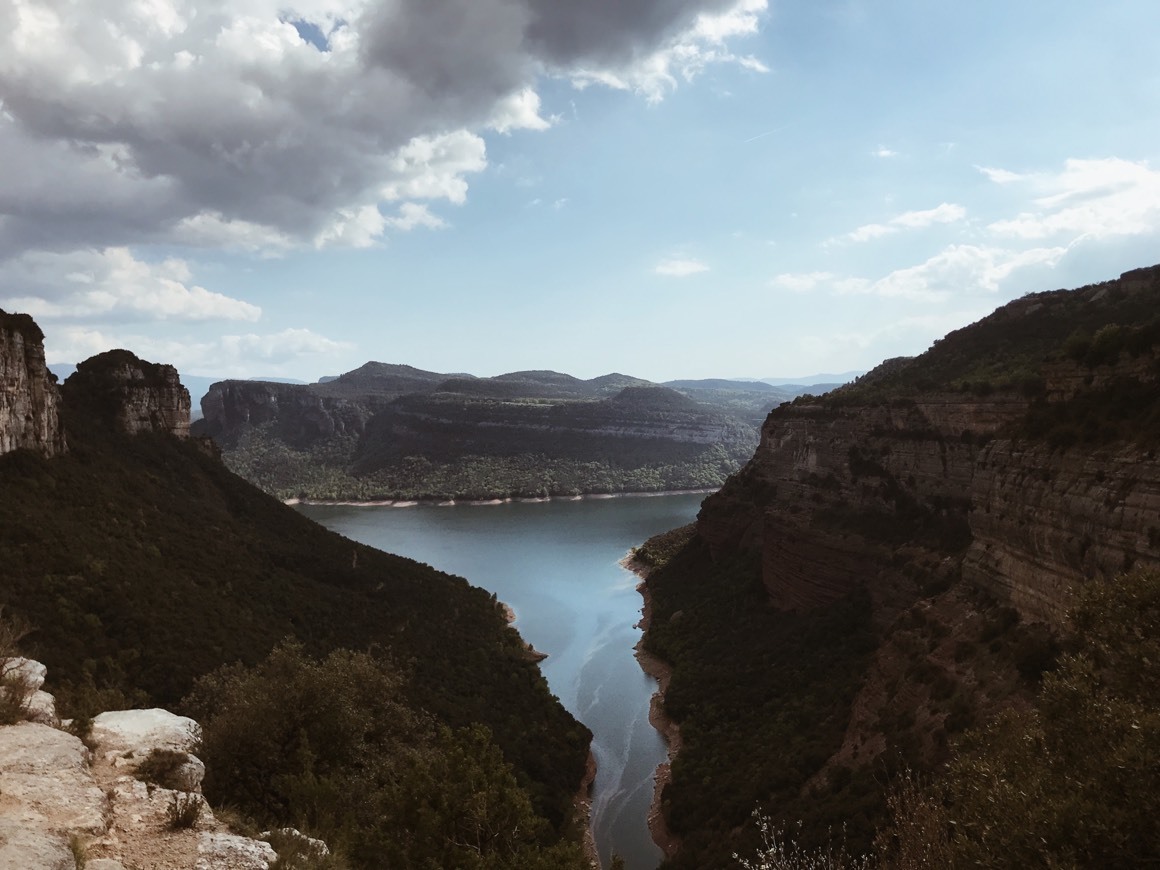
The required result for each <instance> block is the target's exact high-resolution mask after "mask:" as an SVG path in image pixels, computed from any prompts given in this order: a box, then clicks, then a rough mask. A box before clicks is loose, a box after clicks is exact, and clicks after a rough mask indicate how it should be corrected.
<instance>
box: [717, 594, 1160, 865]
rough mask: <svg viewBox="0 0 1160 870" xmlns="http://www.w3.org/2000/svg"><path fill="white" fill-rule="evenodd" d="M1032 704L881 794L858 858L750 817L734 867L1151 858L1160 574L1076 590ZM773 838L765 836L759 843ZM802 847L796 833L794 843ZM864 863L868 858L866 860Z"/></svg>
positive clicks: (1155, 823)
mask: <svg viewBox="0 0 1160 870" xmlns="http://www.w3.org/2000/svg"><path fill="white" fill-rule="evenodd" d="M1066 642H1067V646H1068V647H1069V649H1070V651H1069V652H1067V653H1065V654H1064V655H1062V656H1061V657H1060V659H1059V660H1058V662H1057V663H1056V664H1055V666H1054V667H1053V668H1052V669H1051V670H1050V671H1048V672H1047V673H1045V674H1044V675H1043V682H1042V686H1041V688H1040V690H1039V693H1038V696H1037V699H1036V701H1035V703H1034V705H1033V706H1031V707H1030V708H1028V709H1012V710H1008V711H1007V712H1005V713H1003V714H1002V715H1000V716H999V717H998V718H997V719H996V720H995V721H993V722H990V723H988V724H987V725H985V726H984V727H982V728H980V729H979V730H977V731H972V732H968V733H967V734H966V735H964V737H963V738H962V739H961V740H960V741H959V742H958V744H957V745H956V747H955V750H954V754H953V756H952V758H951V760H950V762H949V764H947V766H946V768H945V770H944V771H943V772H942V774H941V775H940V776H939V777H938V778H937V779H935V780H934V781H930V780H928V779H925V778H923V777H920V776H918V775H916V774H914V773H913V772H912V771H910V770H908V769H904V770H903V771H901V772H900V774H899V776H898V777H897V778H895V779H894V781H893V782H892V783H891V784H890V786H889V788H888V791H887V795H886V804H887V810H888V815H889V821H888V822H887V823H885V824H883V826H882V827H881V828H880V829H879V831H878V834H877V835H876V837H875V842H874V851H873V853H866V854H865V855H863V856H862V857H851V856H850V855H848V854H844V853H841V852H837V853H836V852H835V851H834V850H833V849H829V850H828V851H827V850H826V849H816V848H810V847H807V846H802V845H801V842H800V841H799V840H798V839H794V838H790V839H787V838H786V837H785V836H784V834H783V833H782V832H781V831H782V830H784V829H780V830H779V829H777V828H776V827H775V828H771V827H770V823H769V820H768V818H766V817H764V816H760V817H759V821H760V824H759V828H760V830H761V831H762V833H763V842H762V844H761V845H759V846H758V847H757V848H756V849H753V850H750V851H747V852H745V853H743V854H745V855H756V858H748V857H746V858H743V859H741V860H740V863H741V866H743V867H746V868H753V867H760V868H770V870H772V868H785V870H791V868H795V870H796V868H806V867H827V868H829V867H832V868H835V870H837V868H849V870H856V868H863V867H867V866H875V865H876V866H878V867H882V868H897V870H911V868H923V867H947V868H956V867H958V868H966V867H1076V868H1078V867H1111V868H1134V867H1144V866H1149V865H1151V864H1153V863H1155V858H1156V855H1157V854H1160V796H1158V795H1157V792H1156V788H1155V784H1156V778H1157V776H1158V775H1160V761H1158V760H1157V759H1158V758H1160V753H1158V750H1160V573H1157V572H1155V571H1135V572H1132V573H1130V574H1128V575H1126V576H1123V577H1120V578H1117V579H1116V580H1115V581H1114V582H1110V583H1099V584H1095V583H1093V584H1091V585H1089V586H1087V587H1085V588H1084V589H1083V590H1082V591H1081V593H1080V595H1079V599H1078V603H1077V606H1076V608H1075V610H1074V611H1073V613H1072V619H1071V630H1070V633H1069V635H1068V637H1067V638H1066ZM771 830H772V831H773V836H772V838H771V835H770V831H771ZM798 835H799V837H801V829H800V828H799V831H798ZM871 855H872V857H871Z"/></svg>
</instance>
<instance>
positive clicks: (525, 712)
mask: <svg viewBox="0 0 1160 870" xmlns="http://www.w3.org/2000/svg"><path fill="white" fill-rule="evenodd" d="M70 384H72V386H71V387H70ZM75 389H77V386H76V384H73V383H72V381H71V379H70V382H69V383H66V385H65V389H64V393H65V402H64V409H63V411H64V419H65V422H66V424H67V429H68V439H69V445H70V451H69V452H68V454H66V455H64V456H60V457H57V458H54V459H50V460H49V459H44V458H42V457H40V456H38V455H35V454H33V453H30V452H26V451H16V452H13V453H9V454H6V455H4V456H2V457H0V487H2V488H3V491H4V494H5V497H4V498H3V499H2V500H0V552H3V553H4V554H5V558H4V564H3V566H2V567H0V600H6V601H7V602H9V606H10V608H11V612H12V615H14V616H17V617H19V618H21V619H24V620H26V621H27V622H29V623H31V624H32V625H35V626H36V627H37V629H36V631H35V632H33V633H31V634H29V635H28V637H27V639H26V641H25V647H26V649H27V653H28V654H29V655H30V656H32V657H35V658H37V659H39V660H40V661H42V662H44V663H45V664H46V665H47V666H48V669H49V676H50V681H51V685H50V687H49V688H50V691H52V692H54V694H56V695H57V698H58V702H59V705H60V708H61V712H62V715H65V716H75V717H77V718H78V719H79V721H82V722H83V721H84V719H85V717H86V716H91V715H92V714H93V713H95V712H98V711H99V710H101V709H110V708H114V709H115V708H119V707H124V706H147V705H153V704H160V705H165V706H173V705H176V704H177V703H178V702H179V701H180V699H181V698H182V697H183V696H185V695H187V694H188V693H189V692H190V690H191V689H192V688H193V686H194V684H195V682H196V681H197V680H198V678H200V677H203V676H205V675H206V674H209V673H211V672H213V671H215V670H216V669H217V668H219V667H220V666H222V665H224V664H228V663H233V662H240V663H241V665H242V666H246V667H252V666H254V665H257V664H258V663H259V662H261V661H263V660H264V659H265V658H266V656H268V655H269V653H270V651H271V650H272V649H273V648H274V647H275V646H276V645H277V644H278V643H279V642H280V641H281V640H282V639H283V638H286V637H291V638H296V639H297V640H298V642H300V643H301V644H302V648H303V655H305V656H310V657H314V658H324V657H326V656H327V655H329V654H330V653H331V652H332V651H334V650H336V649H338V648H342V647H345V648H349V649H356V650H363V651H366V652H367V653H368V654H370V655H373V656H374V657H376V658H377V659H389V660H390V661H392V662H395V663H396V664H395V666H394V667H396V668H397V670H398V672H399V673H401V674H402V675H403V677H402V680H403V681H402V682H401V683H400V685H399V687H398V689H397V690H396V692H395V694H394V695H393V698H394V699H395V700H396V701H397V702H398V703H399V704H404V705H405V707H406V709H407V710H409V711H412V715H414V716H420V717H426V720H425V721H429V722H430V723H432V724H431V726H430V727H431V728H434V729H436V730H438V729H447V732H448V733H449V734H451V735H455V737H454V739H453V740H452V739H451V738H449V741H450V742H448V743H446V745H445V746H444V748H445V749H446V751H447V752H449V753H455V752H459V751H461V744H460V743H458V742H455V741H458V740H461V739H462V735H464V734H468V733H470V734H472V735H476V736H474V737H473V738H472V739H473V740H474V741H475V743H473V746H474V747H475V748H476V749H477V750H478V751H479V752H480V753H493V754H494V757H495V759H497V763H498V760H502V764H503V765H507V767H503V769H504V770H505V771H510V776H511V777H513V778H514V781H515V783H516V786H517V787H518V793H517V792H512V791H510V790H508V791H504V792H502V794H497V795H496V796H495V799H496V800H497V801H508V800H509V799H511V800H516V796H517V794H520V795H523V798H521V799H520V800H523V801H525V802H527V805H529V806H530V807H531V811H532V813H533V814H534V815H535V816H536V817H537V818H539V819H540V820H541V822H540V823H539V827H537V828H536V831H537V837H538V838H541V840H543V841H544V842H547V841H551V842H556V841H559V840H560V839H561V838H562V837H569V836H572V834H573V832H572V831H571V828H570V825H571V823H572V815H573V807H572V798H573V795H574V793H575V791H576V789H577V787H578V785H579V782H580V780H581V778H582V777H583V775H584V770H585V763H586V758H587V744H588V739H589V734H588V731H587V729H585V728H584V726H582V725H581V724H579V723H578V722H576V721H575V720H574V719H573V718H572V717H571V716H570V715H569V714H568V713H567V712H566V711H565V710H564V709H563V708H562V707H561V706H560V704H559V703H558V702H557V701H556V700H555V699H554V698H553V697H552V696H551V694H550V692H549V691H548V688H547V685H546V683H545V681H544V679H543V677H542V675H541V674H540V673H539V670H538V669H537V668H536V667H535V666H534V664H532V663H530V662H529V661H528V659H527V654H526V649H525V647H524V644H523V643H522V641H521V640H520V638H519V636H518V635H517V634H516V632H515V631H514V630H512V629H511V628H510V627H508V626H507V624H506V622H505V619H504V615H503V613H502V612H501V609H500V607H499V605H498V604H497V602H496V601H495V600H494V597H493V596H491V595H489V594H488V593H486V592H484V591H483V590H480V589H476V588H473V587H471V586H469V585H468V583H467V582H466V581H464V580H463V579H461V578H457V577H451V576H448V575H445V574H441V573H439V572H436V571H434V570H432V569H430V568H428V567H427V566H424V565H419V564H417V563H415V562H412V561H410V560H407V559H402V558H399V557H395V556H391V555H388V554H385V553H381V552H379V551H376V550H373V549H371V548H369V547H364V546H361V545H358V544H355V543H352V542H351V541H349V540H346V539H344V538H341V537H340V536H338V535H334V534H332V533H330V532H327V531H326V530H325V529H323V528H321V527H320V526H318V525H316V524H315V523H313V522H311V521H309V520H307V519H306V518H305V517H302V516H301V515H299V514H298V513H296V512H295V511H293V510H292V509H290V508H287V507H285V506H283V505H281V504H279V503H277V502H276V501H275V500H273V499H271V498H270V497H269V496H267V495H265V494H263V493H262V492H261V491H259V490H258V489H256V488H254V487H253V486H251V485H249V484H247V483H245V482H244V481H243V480H241V479H240V478H238V477H236V476H235V475H233V474H232V473H230V472H229V471H228V470H227V469H226V468H225V467H224V466H222V465H221V463H220V462H218V461H216V460H215V459H214V458H213V457H212V456H211V455H210V452H211V451H207V450H206V449H205V446H204V445H201V444H198V443H197V442H194V441H190V442H179V441H177V440H175V439H173V438H171V437H168V436H164V435H139V436H135V437H127V436H122V435H119V434H117V433H116V432H115V431H113V429H111V428H109V427H106V426H102V425H100V424H98V423H96V422H95V420H94V419H93V417H92V416H90V414H89V410H90V409H89V408H88V407H86V404H85V403H84V402H83V401H82V402H74V401H72V400H71V399H72V398H73V396H72V393H73V390H75ZM92 410H93V411H94V412H96V411H99V410H100V409H92ZM17 608H18V609H17ZM312 745H313V744H312ZM432 745H433V746H436V747H438V746H439V745H441V744H438V742H435V743H433V744H432ZM457 747H458V748H457ZM488 747H490V748H488ZM448 763H450V762H448ZM505 788H506V786H505ZM517 803H518V801H517ZM521 806H522V805H521ZM287 821H290V820H287ZM545 826H546V827H545ZM384 836H385V834H384ZM539 841H540V840H538V842H539Z"/></svg>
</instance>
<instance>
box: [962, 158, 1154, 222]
mask: <svg viewBox="0 0 1160 870" xmlns="http://www.w3.org/2000/svg"><path fill="white" fill-rule="evenodd" d="M984 172H985V173H987V175H988V177H990V178H992V180H996V181H1000V183H1013V182H1016V181H1022V182H1026V183H1028V184H1030V185H1032V187H1033V189H1035V190H1036V191H1037V192H1038V193H1039V194H1040V195H1039V196H1038V197H1037V198H1036V199H1035V200H1034V205H1035V206H1036V209H1035V210H1033V211H1025V212H1023V213H1021V214H1019V215H1018V216H1016V217H1014V218H1009V219H1005V220H999V221H995V222H994V223H992V224H990V225H989V227H988V229H990V230H992V231H993V232H995V233H997V234H999V235H1002V236H1009V237H1015V238H1020V239H1047V238H1064V239H1066V240H1067V241H1068V243H1074V242H1076V241H1078V240H1081V239H1106V238H1112V237H1116V236H1139V235H1146V234H1150V233H1156V232H1157V231H1160V170H1156V169H1152V168H1151V167H1149V166H1148V164H1147V163H1145V162H1138V163H1137V162H1133V161H1130V160H1122V159H1119V158H1115V157H1110V158H1104V159H1098V160H1068V161H1067V162H1066V163H1065V164H1064V168H1063V170H1062V171H1061V172H1058V173H1055V174H1037V175H1033V176H1014V174H1013V173H1011V174H1009V175H1011V176H1012V177H1007V175H1008V174H1004V173H1003V172H1002V170H991V171H988V170H984ZM996 175H997V176H998V177H996Z"/></svg>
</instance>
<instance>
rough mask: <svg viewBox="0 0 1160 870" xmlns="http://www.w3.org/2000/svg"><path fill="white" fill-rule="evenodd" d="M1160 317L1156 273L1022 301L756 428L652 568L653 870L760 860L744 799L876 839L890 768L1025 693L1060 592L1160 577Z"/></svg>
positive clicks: (812, 828) (813, 840)
mask: <svg viewBox="0 0 1160 870" xmlns="http://www.w3.org/2000/svg"><path fill="white" fill-rule="evenodd" d="M1158 312H1160V267H1153V268H1148V269H1140V270H1136V271H1133V272H1129V273H1125V274H1124V275H1122V276H1121V277H1120V278H1119V279H1117V280H1113V281H1107V282H1103V283H1100V284H1095V285H1091V286H1088V287H1083V288H1080V289H1078V290H1073V291H1063V290H1060V291H1051V292H1046V293H1035V294H1029V295H1028V296H1025V297H1023V298H1022V299H1019V300H1016V301H1014V302H1012V303H1010V304H1008V305H1005V306H1003V307H1002V308H1000V309H998V310H997V311H995V312H994V313H993V314H991V315H989V316H988V317H986V318H984V319H982V320H981V321H979V322H978V323H975V324H972V325H971V326H968V327H965V328H963V329H961V330H957V331H955V332H952V333H950V334H949V335H947V336H946V337H944V338H943V339H941V340H939V341H936V342H935V343H934V345H933V346H932V347H931V348H930V349H929V350H928V351H927V352H926V353H924V354H922V355H920V356H918V357H915V358H910V359H894V360H888V361H886V362H885V363H883V364H882V365H881V366H880V367H878V368H877V369H875V370H874V371H872V372H869V373H868V374H866V375H865V376H863V377H862V378H859V379H858V380H857V381H856V382H855V383H853V384H850V385H847V386H845V387H843V388H841V389H838V390H834V391H832V392H830V393H828V394H826V395H824V396H821V397H813V396H803V397H799V398H797V399H796V400H795V401H794V402H793V403H791V404H784V405H782V406H780V407H778V408H776V409H774V410H773V411H772V412H771V413H770V414H769V416H768V417H767V419H766V421H765V423H764V424H763V426H762V430H761V437H760V443H759V445H758V447H757V449H756V451H755V452H754V454H753V456H752V458H751V459H750V460H749V461H748V462H747V464H746V465H745V466H744V467H743V468H742V469H741V470H740V471H739V472H738V473H737V474H735V475H733V476H732V477H730V479H729V480H728V481H727V482H726V484H725V485H724V486H723V487H722V488H721V489H720V491H719V492H717V493H715V494H713V495H711V496H710V497H709V498H707V499H706V500H705V502H704V503H703V505H702V509H701V512H700V514H699V516H698V519H697V523H696V526H695V531H694V532H693V533H692V535H691V538H690V540H689V541H688V543H687V544H685V545H684V547H683V548H681V549H680V550H678V551H677V552H676V553H675V554H673V555H671V556H670V557H667V561H665V562H664V564H661V565H659V567H658V568H657V569H656V570H654V571H653V572H652V573H651V574H650V576H649V579H648V591H649V595H650V601H651V604H652V616H653V619H652V623H651V625H650V627H649V630H648V632H647V634H646V637H645V641H644V644H645V648H646V650H647V651H649V652H650V653H653V654H655V655H657V656H659V657H660V658H662V659H664V660H665V661H667V662H669V663H670V664H671V665H672V666H673V677H672V683H671V685H670V690H669V692H668V693H667V696H666V701H665V705H666V708H667V709H668V712H669V714H670V715H671V716H672V718H673V719H675V720H676V721H677V722H678V723H679V724H680V726H681V728H682V734H683V735H684V740H683V745H682V749H681V755H680V756H679V757H678V759H677V762H676V763H674V765H673V768H672V781H671V783H670V785H669V786H667V787H666V789H665V791H664V794H663V797H662V808H663V810H664V812H665V816H666V818H667V820H668V822H669V827H670V828H671V829H672V830H673V832H674V833H675V834H676V835H677V836H679V837H681V839H682V843H683V845H682V848H681V851H680V852H679V853H678V854H677V856H675V857H674V858H672V859H671V860H670V861H668V862H667V863H666V865H665V866H666V867H671V868H685V867H688V868H693V867H699V866H716V865H717V864H719V863H722V862H727V859H728V856H729V855H730V854H732V853H733V852H738V853H740V854H746V853H747V852H748V853H750V854H752V852H753V849H754V848H755V845H754V844H755V837H756V834H755V832H753V831H752V829H751V828H747V827H746V815H747V813H748V812H749V811H750V810H751V809H752V808H753V807H754V806H760V807H762V808H763V809H764V810H766V811H767V812H768V813H769V815H770V817H771V820H772V821H773V822H774V823H775V824H778V825H782V826H785V828H786V829H791V828H792V826H794V825H796V824H799V823H800V824H801V825H802V827H801V828H800V829H799V834H798V837H797V839H798V840H799V841H801V842H803V843H805V844H806V845H819V844H823V843H824V842H825V841H826V831H827V830H831V829H837V828H839V827H843V828H845V830H846V832H847V835H848V838H849V839H848V842H849V844H850V846H851V848H852V849H853V850H855V851H856V850H859V849H866V848H868V847H869V845H870V843H871V841H872V840H873V837H874V833H875V828H876V826H877V824H878V822H879V820H880V819H881V818H882V815H883V813H884V812H885V807H884V803H883V800H884V799H883V786H882V782H883V781H884V776H885V777H886V778H889V777H890V776H892V775H893V774H894V773H895V772H897V771H900V770H904V769H907V768H909V769H911V770H915V771H924V772H933V771H936V770H938V769H939V765H940V764H941V763H942V762H943V761H945V760H946V759H947V757H948V753H949V751H950V746H951V745H952V744H953V741H954V739H955V735H957V734H960V733H961V732H963V731H964V730H965V729H969V728H971V727H974V726H978V725H982V724H984V723H986V722H987V721H989V720H990V719H991V718H992V717H993V716H995V715H996V714H997V713H998V712H999V711H1001V710H1004V709H1009V708H1012V707H1015V708H1019V707H1020V706H1021V705H1025V704H1027V703H1029V699H1030V698H1032V697H1033V696H1034V693H1035V691H1036V688H1037V686H1038V681H1039V679H1040V677H1041V675H1042V674H1043V672H1044V671H1045V670H1048V669H1051V668H1053V667H1055V663H1056V660H1057V656H1058V654H1059V645H1058V636H1059V633H1060V632H1061V631H1062V629H1063V627H1064V625H1065V614H1066V612H1067V610H1068V609H1069V608H1070V606H1071V604H1072V602H1073V600H1074V592H1075V590H1077V589H1079V588H1081V587H1083V586H1084V585H1085V584H1101V583H1109V582H1113V581H1114V579H1115V578H1117V577H1118V576H1119V575H1121V574H1122V573H1123V572H1125V571H1126V570H1127V569H1129V568H1131V567H1133V566H1139V567H1142V568H1157V567H1160V463H1158V461H1157V456H1158V451H1160V315H1158ZM655 546H656V544H655V542H650V548H652V547H655ZM723 711H728V712H727V713H726V712H723Z"/></svg>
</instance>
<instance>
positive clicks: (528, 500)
mask: <svg viewBox="0 0 1160 870" xmlns="http://www.w3.org/2000/svg"><path fill="white" fill-rule="evenodd" d="M718 489H720V487H713V488H703V489H662V490H657V491H655V492H589V493H583V494H581V495H545V496H507V497H505V498H484V499H462V500H459V501H456V500H455V499H438V498H420V499H389V498H388V499H378V500H368V501H354V500H347V499H326V498H287V499H283V500H282V504H285V505H290V506H291V507H293V506H294V505H318V506H322V507H393V508H406V507H457V506H462V505H466V506H468V507H484V506H487V505H499V504H542V503H544V502H549V501H591V500H596V499H609V498H659V497H662V496H666V495H709V494H710V493H714V492H716V491H717V490H718ZM626 567H627V566H626ZM629 570H633V569H631V568H630V569H629Z"/></svg>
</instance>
